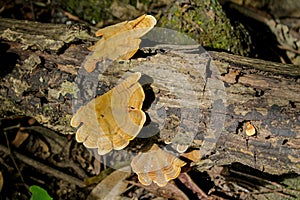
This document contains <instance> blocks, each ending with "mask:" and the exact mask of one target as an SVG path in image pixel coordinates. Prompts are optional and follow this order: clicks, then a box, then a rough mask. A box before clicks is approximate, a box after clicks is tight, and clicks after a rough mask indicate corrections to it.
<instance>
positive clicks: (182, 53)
mask: <svg viewBox="0 0 300 200" xmlns="http://www.w3.org/2000/svg"><path fill="white" fill-rule="evenodd" d="M0 24H1V26H0V37H1V44H0V45H1V46H2V47H1V51H2V52H1V58H2V59H1V60H2V69H1V72H0V75H1V78H2V83H1V86H0V104H1V107H0V116H1V118H9V117H13V116H19V115H23V116H30V117H33V118H35V119H36V120H37V121H38V122H39V123H40V124H41V125H43V126H46V127H48V128H50V129H52V130H54V131H57V132H60V133H64V134H68V133H73V132H75V130H74V129H73V128H72V127H71V126H70V120H71V117H72V114H73V111H74V110H73V109H77V108H78V106H79V105H80V103H83V104H84V103H86V101H87V100H89V99H88V98H93V97H94V96H95V95H96V94H97V93H98V92H97V90H98V91H100V92H102V93H103V91H107V90H108V89H111V88H112V87H113V86H114V85H113V84H116V82H117V81H118V79H119V78H121V77H122V76H123V74H124V73H125V72H128V71H140V72H142V73H145V74H147V75H148V76H150V78H152V79H153V80H152V82H153V83H152V89H153V91H154V93H155V101H154V103H153V105H155V107H151V108H150V109H149V110H148V111H147V112H149V115H150V118H151V116H154V115H151V113H152V112H153V113H155V112H156V111H155V108H156V109H158V108H160V109H161V108H163V110H165V114H166V119H162V118H159V119H162V120H164V122H166V124H164V125H163V126H164V127H169V128H166V129H164V131H162V133H160V135H161V137H168V134H172V132H174V130H175V129H176V127H177V126H176V119H177V120H178V119H179V120H180V119H185V122H184V124H185V125H186V126H185V127H186V130H185V131H186V132H189V131H191V130H189V128H190V127H194V125H195V124H196V125H197V127H198V130H197V131H196V132H197V133H194V134H196V135H195V141H194V143H195V142H196V144H194V145H197V144H198V143H197V141H198V142H199V141H203V140H205V141H208V142H207V144H206V145H207V147H208V146H209V145H214V146H212V147H211V148H210V149H208V150H207V152H205V153H206V154H207V159H208V160H210V161H211V162H212V163H213V164H215V165H223V164H231V163H233V162H240V163H243V164H245V165H248V166H250V167H253V168H257V169H260V170H262V171H265V172H268V173H272V174H282V173H288V172H295V173H300V158H299V155H300V95H299V94H300V80H299V77H300V67H299V66H294V65H284V64H279V63H272V62H267V61H262V60H256V59H250V58H244V57H240V56H234V55H230V54H227V53H219V52H209V54H207V53H205V52H203V51H201V50H199V48H198V47H197V46H185V47H182V46H176V45H165V46H155V47H152V48H151V49H150V50H149V49H145V51H144V53H145V54H146V55H148V57H147V58H137V59H133V60H131V61H129V62H127V61H126V62H108V64H107V63H106V65H112V66H113V67H112V68H110V67H109V68H107V70H106V71H104V72H103V71H101V68H99V67H98V70H97V69H96V72H95V73H93V74H86V73H84V71H83V69H82V68H81V65H82V63H83V62H84V60H85V59H86V56H87V55H88V53H89V52H88V50H87V47H88V46H89V45H90V44H91V41H92V40H93V39H92V37H87V32H88V31H87V30H86V29H80V31H79V32H80V33H83V32H84V35H85V37H80V36H79V35H82V34H79V32H78V31H76V30H75V31H74V29H73V27H67V26H64V25H55V27H52V25H51V29H49V24H39V23H32V22H20V21H15V20H7V19H0ZM41 30H43V31H41ZM46 30H49V31H46ZM55 30H57V31H55ZM70 30H72V31H70ZM64 34H65V35H64ZM59 36H60V37H59ZM62 36H64V37H62ZM66 38H68V39H66ZM70 38H71V39H70ZM49 41H50V42H49ZM147 53H148V54H147ZM209 55H210V57H209ZM210 58H211V59H210ZM99 65H100V66H104V65H105V63H104V62H101V63H99ZM100 72H101V73H102V74H104V73H105V75H106V76H100V77H99V73H100ZM180 77H183V79H182V80H183V81H186V80H187V83H189V84H182V83H184V82H182V80H181V79H180ZM99 80H100V81H99ZM93 81H96V83H98V86H95V87H94V88H93V86H92V85H91V84H90V85H88V83H89V82H93ZM78 82H80V84H82V85H78ZM85 86H91V87H90V88H89V87H87V88H86V87H85ZM172 86H174V88H176V89H175V90H172ZM170 88H171V89H170ZM94 90H95V91H94ZM81 97H82V98H83V99H84V100H82V99H80V98H81ZM218 106H219V107H218ZM182 108H184V109H182ZM178 113H180V114H178ZM187 113H188V114H190V115H194V116H195V117H196V118H197V120H196V121H193V120H191V118H189V117H186V118H184V117H183V118H181V117H182V116H185V115H187ZM219 117H221V118H224V123H221V127H217V128H216V127H211V125H220V124H218V123H219V121H220V120H219ZM153 121H155V119H154V118H153ZM247 121H250V122H251V124H252V125H253V126H254V127H255V129H256V132H257V134H256V136H255V137H248V136H246V134H245V133H244V131H245V129H243V125H244V123H245V122H247ZM156 122H157V123H158V124H159V120H158V121H156ZM162 124H163V123H162ZM174 124H175V125H174ZM172 130H173V131H172ZM210 132H212V134H210ZM216 132H221V135H220V136H218V135H217V134H216ZM164 134H166V135H167V136H165V135H164ZM210 136H214V137H210ZM198 145H199V146H200V147H201V144H198ZM204 147H205V145H204Z"/></svg>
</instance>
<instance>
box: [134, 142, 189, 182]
mask: <svg viewBox="0 0 300 200" xmlns="http://www.w3.org/2000/svg"><path fill="white" fill-rule="evenodd" d="M185 164H186V163H185V162H183V161H182V160H180V159H179V158H177V157H175V156H173V155H172V154H169V153H167V152H165V151H163V150H162V149H160V148H159V147H158V146H157V145H156V144H154V145H153V146H152V147H151V149H150V150H149V151H147V152H146V153H142V152H141V153H139V154H138V155H137V156H135V157H134V158H133V159H132V161H131V167H132V170H133V171H134V172H135V173H136V174H137V175H138V179H139V181H140V182H141V183H142V184H143V185H150V184H151V183H152V181H153V182H154V183H156V184H157V185H158V186H160V187H163V186H165V185H166V184H167V183H168V181H169V180H171V179H175V178H176V177H177V176H178V175H179V173H180V171H181V167H182V166H184V165H185Z"/></svg>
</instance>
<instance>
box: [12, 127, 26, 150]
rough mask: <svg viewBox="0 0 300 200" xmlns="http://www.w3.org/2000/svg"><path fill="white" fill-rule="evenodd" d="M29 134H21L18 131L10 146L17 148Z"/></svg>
mask: <svg viewBox="0 0 300 200" xmlns="http://www.w3.org/2000/svg"><path fill="white" fill-rule="evenodd" d="M28 136H29V134H28V133H23V132H22V131H20V130H19V131H18V132H17V134H16V137H15V139H14V140H13V141H12V144H13V145H14V146H15V147H17V148H19V147H20V146H21V144H23V142H24V141H25V140H26V139H27V138H28Z"/></svg>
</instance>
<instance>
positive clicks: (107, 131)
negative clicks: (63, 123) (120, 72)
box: [71, 72, 146, 155]
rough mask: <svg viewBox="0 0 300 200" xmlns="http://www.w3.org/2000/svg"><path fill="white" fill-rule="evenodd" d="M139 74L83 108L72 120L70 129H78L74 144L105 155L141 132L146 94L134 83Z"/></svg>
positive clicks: (144, 116) (119, 147) (124, 145)
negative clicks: (77, 143) (81, 144)
mask: <svg viewBox="0 0 300 200" xmlns="http://www.w3.org/2000/svg"><path fill="white" fill-rule="evenodd" d="M140 77H141V73H139V72H136V73H134V74H132V75H131V76H129V77H127V78H126V79H125V80H124V81H123V82H121V83H120V84H119V85H117V86H116V87H114V88H113V89H111V90H110V91H108V92H107V93H105V94H103V95H102V96H98V97H96V98H95V99H93V100H92V101H90V102H89V103H88V104H87V105H85V106H82V107H81V108H79V110H78V111H77V112H76V113H75V115H74V116H73V117H72V120H71V126H73V127H79V126H80V125H81V123H82V125H81V126H80V127H79V128H78V130H77V132H76V140H77V142H83V144H84V145H85V146H86V147H88V148H98V154H99V155H104V154H106V153H108V152H110V151H111V150H113V149H115V150H120V149H123V148H125V147H126V146H127V145H128V144H129V141H130V140H132V139H134V138H135V137H136V136H137V134H138V133H139V132H140V130H141V128H142V127H143V124H144V123H145V121H146V115H145V113H144V112H143V111H142V110H141V109H142V105H143V101H144V99H145V94H144V91H143V88H142V86H141V85H140V84H139V83H138V82H137V81H138V80H139V79H140Z"/></svg>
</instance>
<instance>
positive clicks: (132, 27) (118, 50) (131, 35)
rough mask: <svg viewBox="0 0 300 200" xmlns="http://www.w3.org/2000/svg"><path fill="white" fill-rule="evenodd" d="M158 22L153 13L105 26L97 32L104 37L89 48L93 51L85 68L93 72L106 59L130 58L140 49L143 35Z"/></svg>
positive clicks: (97, 34)
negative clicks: (99, 62) (98, 63)
mask: <svg viewBox="0 0 300 200" xmlns="http://www.w3.org/2000/svg"><path fill="white" fill-rule="evenodd" d="M155 24H156V19H155V18H154V17H153V16H151V15H142V16H140V17H138V18H137V19H134V20H131V21H124V22H121V23H118V24H115V25H112V26H108V27H105V28H103V29H100V30H98V31H97V32H96V36H98V37H99V36H102V38H101V39H100V40H99V41H98V42H97V43H96V44H95V45H93V46H91V47H90V48H89V50H91V51H93V52H92V53H91V54H90V55H89V56H88V58H87V60H86V62H85V64H84V68H85V69H86V71H87V72H92V71H93V70H94V69H95V68H96V63H97V62H98V61H101V60H104V59H110V60H116V59H122V60H128V59H130V58H131V57H132V56H133V55H134V54H135V53H136V52H137V50H138V49H139V46H140V43H141V39H140V38H141V37H142V36H143V35H145V34H146V33H148V32H149V31H150V30H151V29H152V28H153V27H154V26H155Z"/></svg>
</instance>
